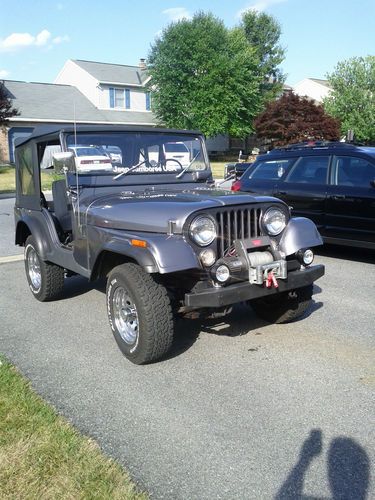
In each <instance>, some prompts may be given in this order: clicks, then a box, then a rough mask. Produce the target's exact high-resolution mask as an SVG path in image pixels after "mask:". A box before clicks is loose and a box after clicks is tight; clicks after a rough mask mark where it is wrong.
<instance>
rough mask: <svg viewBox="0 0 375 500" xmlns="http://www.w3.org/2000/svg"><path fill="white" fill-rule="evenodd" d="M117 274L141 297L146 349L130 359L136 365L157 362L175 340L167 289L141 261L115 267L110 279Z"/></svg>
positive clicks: (140, 314)
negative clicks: (139, 263) (147, 271)
mask: <svg viewBox="0 0 375 500" xmlns="http://www.w3.org/2000/svg"><path fill="white" fill-rule="evenodd" d="M116 274H119V275H120V276H121V277H122V279H123V280H124V281H125V283H129V285H130V286H129V288H130V290H129V291H130V292H133V293H134V292H136V294H137V299H138V304H137V312H138V324H139V329H140V330H141V329H142V332H141V334H142V336H143V339H142V343H143V349H142V352H137V353H136V356H134V358H132V359H131V358H129V359H131V361H132V362H133V363H136V364H146V363H151V362H153V361H156V360H158V359H160V358H161V357H162V356H163V355H164V354H166V353H167V352H168V350H169V349H170V347H171V345H172V341H173V330H174V324H173V313H172V307H171V302H170V299H169V297H168V293H167V290H166V288H165V287H164V286H163V285H162V284H160V283H157V282H156V281H155V280H154V279H153V278H152V276H151V275H150V274H148V273H146V272H145V271H144V270H143V269H142V268H141V267H140V266H139V265H137V264H133V263H126V264H122V265H120V266H117V267H115V268H114V269H113V270H112V272H111V273H110V275H109V277H108V282H110V280H111V279H112V278H113V276H115V275H116ZM133 299H134V297H133Z"/></svg>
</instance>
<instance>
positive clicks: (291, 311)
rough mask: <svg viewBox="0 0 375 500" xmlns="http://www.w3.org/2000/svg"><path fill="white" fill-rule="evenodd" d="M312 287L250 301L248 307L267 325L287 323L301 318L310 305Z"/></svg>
mask: <svg viewBox="0 0 375 500" xmlns="http://www.w3.org/2000/svg"><path fill="white" fill-rule="evenodd" d="M312 292H313V286H312V285H309V286H306V287H303V288H298V289H297V290H293V291H291V292H284V293H283V294H280V295H278V294H276V295H271V296H270V297H262V298H261V299H256V300H252V301H250V302H249V305H250V306H251V307H252V308H253V310H254V311H255V313H256V314H257V316H259V317H260V318H261V319H264V320H265V321H268V322H269V323H289V322H290V321H294V320H296V319H298V318H300V317H301V316H303V315H304V314H305V313H306V312H307V311H308V310H309V309H310V307H311V305H312V299H311V297H312Z"/></svg>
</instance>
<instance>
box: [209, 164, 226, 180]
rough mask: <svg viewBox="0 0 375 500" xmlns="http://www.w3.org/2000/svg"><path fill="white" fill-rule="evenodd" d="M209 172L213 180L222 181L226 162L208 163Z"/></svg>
mask: <svg viewBox="0 0 375 500" xmlns="http://www.w3.org/2000/svg"><path fill="white" fill-rule="evenodd" d="M210 163H211V170H212V175H213V177H214V179H223V178H224V167H225V165H226V164H227V163H228V162H226V161H225V162H224V161H210Z"/></svg>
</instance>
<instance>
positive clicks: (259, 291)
mask: <svg viewBox="0 0 375 500" xmlns="http://www.w3.org/2000/svg"><path fill="white" fill-rule="evenodd" d="M323 275H324V266H323V265H321V264H319V265H316V266H311V267H308V268H306V269H302V270H298V271H292V272H290V273H288V278H287V279H286V280H279V281H278V284H279V288H266V287H265V286H261V285H252V284H250V283H249V282H241V283H237V284H233V285H228V286H226V287H221V288H209V289H207V290H203V291H200V292H196V293H186V294H185V306H187V307H194V308H201V307H222V306H228V305H230V304H236V303H237V302H243V301H245V300H252V299H258V298H260V297H266V296H268V295H275V294H277V293H282V292H286V291H288V290H295V289H296V288H302V287H304V286H307V285H311V283H313V282H314V281H315V280H317V279H319V278H321V277H322V276H323Z"/></svg>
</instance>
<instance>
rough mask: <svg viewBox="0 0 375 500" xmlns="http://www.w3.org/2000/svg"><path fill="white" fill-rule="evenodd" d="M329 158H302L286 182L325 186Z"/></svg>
mask: <svg viewBox="0 0 375 500" xmlns="http://www.w3.org/2000/svg"><path fill="white" fill-rule="evenodd" d="M328 161H329V156H305V157H301V158H300V159H299V160H298V161H297V163H296V164H295V165H294V167H293V168H292V171H291V172H290V173H289V175H288V177H287V178H286V182H297V183H298V182H300V183H308V184H325V183H326V182H327V170H328Z"/></svg>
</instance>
